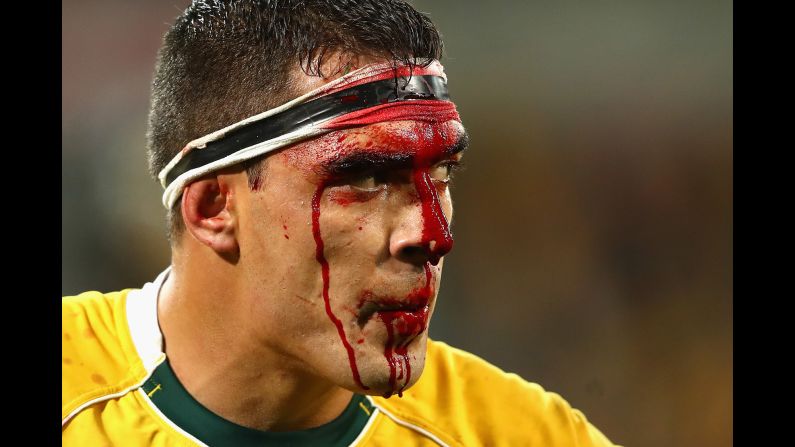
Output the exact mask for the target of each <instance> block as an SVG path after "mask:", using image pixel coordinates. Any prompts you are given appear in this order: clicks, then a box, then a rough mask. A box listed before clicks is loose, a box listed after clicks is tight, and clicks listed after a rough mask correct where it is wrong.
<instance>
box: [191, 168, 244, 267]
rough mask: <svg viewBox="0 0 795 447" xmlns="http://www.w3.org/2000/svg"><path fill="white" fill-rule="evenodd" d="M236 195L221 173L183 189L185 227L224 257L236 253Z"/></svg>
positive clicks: (237, 249) (237, 248)
mask: <svg viewBox="0 0 795 447" xmlns="http://www.w3.org/2000/svg"><path fill="white" fill-rule="evenodd" d="M233 199H234V195H233V194H231V192H230V189H229V185H228V184H227V183H225V181H224V179H223V178H222V177H221V176H216V177H211V178H206V179H202V180H198V181H196V182H193V183H191V184H189V185H188V186H187V187H185V190H184V191H183V193H182V219H183V221H184V222H185V228H186V229H187V230H188V231H189V232H190V234H191V235H192V236H193V237H194V238H195V239H196V240H198V241H199V242H201V243H202V244H204V245H206V246H208V247H210V248H211V249H213V250H214V251H215V252H217V253H218V254H219V255H221V256H223V257H225V258H226V257H229V256H230V255H231V256H236V255H237V253H238V251H239V247H238V243H237V238H236V234H235V224H236V222H235V214H234V212H233V210H234V206H233Z"/></svg>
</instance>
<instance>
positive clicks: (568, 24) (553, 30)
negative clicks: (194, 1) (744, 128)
mask: <svg viewBox="0 0 795 447" xmlns="http://www.w3.org/2000/svg"><path fill="white" fill-rule="evenodd" d="M188 3H189V2H188V1H186V0H181V1H176V0H167V1H163V0H157V1H155V0H146V1H144V0H138V1H121V0H102V1H100V0H67V1H65V2H63V3H62V7H63V123H62V126H63V129H62V130H63V153H62V157H63V177H62V186H63V192H62V200H63V210H62V236H63V252H62V261H63V270H62V275H63V276H62V291H63V293H64V294H65V295H66V294H74V293H77V292H80V291H84V290H101V291H111V290H118V289H122V288H127V287H138V286H140V285H142V284H143V283H145V282H147V281H150V280H152V279H153V278H154V277H155V276H156V275H157V273H159V272H160V271H161V270H162V269H163V268H165V267H166V266H167V265H168V262H169V248H168V244H167V241H166V238H165V218H164V210H163V209H162V205H161V204H160V195H161V189H160V187H159V185H157V184H156V183H155V182H154V181H153V180H152V179H151V178H149V177H148V174H147V168H146V158H145V155H144V148H145V137H144V134H145V129H146V114H147V108H148V97H149V83H150V81H151V76H152V71H153V67H154V61H155V54H156V50H157V48H158V46H159V42H160V38H161V37H162V35H163V33H165V31H166V30H167V28H168V26H169V24H170V23H171V22H172V21H173V19H174V18H175V17H176V16H177V15H178V14H179V13H180V11H181V10H182V9H183V8H184V7H185V6H187V4H188ZM413 4H414V5H415V6H416V7H417V9H419V10H420V11H423V12H427V13H429V14H430V16H431V18H432V19H433V20H434V22H435V23H436V24H437V26H438V27H439V29H440V30H441V32H442V34H443V37H444V39H445V44H446V58H445V59H444V60H443V63H444V65H445V67H446V71H447V74H448V76H449V78H450V82H449V86H450V90H451V94H452V95H453V98H454V99H455V101H456V103H457V105H458V108H459V111H460V113H461V116H462V118H463V120H464V124H465V125H466V126H467V128H468V129H469V132H470V134H471V136H472V146H471V148H470V151H468V154H467V157H466V159H467V160H466V162H467V165H468V166H467V168H466V169H465V171H464V172H462V173H461V174H460V175H459V176H458V178H457V179H456V183H457V184H456V185H455V186H454V190H453V193H454V198H455V203H456V216H455V222H454V232H455V236H456V247H455V250H454V251H453V253H452V254H451V255H450V256H448V257H447V260H446V262H445V274H444V279H443V282H442V288H441V292H440V302H439V306H438V309H437V313H436V314H435V318H434V321H433V324H432V326H431V331H430V332H431V336H432V337H434V338H436V339H440V340H444V341H447V342H449V343H450V344H453V345H455V346H458V347H461V348H463V349H466V350H469V351H471V352H473V353H475V354H477V355H480V356H482V357H484V358H486V359H488V360H489V361H491V362H493V363H495V364H496V365H498V366H500V367H501V368H503V369H505V370H508V371H512V372H516V373H518V374H520V375H522V376H523V377H525V378H527V379H528V380H531V381H533V382H537V383H540V384H541V385H543V386H544V387H545V388H546V389H548V390H551V391H555V392H558V393H560V394H561V395H563V396H564V397H565V398H566V399H567V400H568V401H569V402H570V403H571V404H572V405H573V406H574V407H576V408H579V409H581V410H582V411H583V412H584V413H585V414H586V415H587V416H588V418H589V419H590V420H591V421H592V422H593V423H594V424H595V425H596V426H597V427H599V428H600V429H601V430H602V431H603V432H604V433H605V434H606V435H607V436H608V437H610V438H611V440H613V441H614V442H617V443H620V444H624V445H626V446H648V447H663V446H666V447H667V446H701V447H710V446H729V445H732V433H733V419H732V405H733V394H732V380H733V379H732V292H733V290H732V113H733V112H732V19H733V11H732V3H731V2H729V1H728V0H721V1H707V0H704V1H681V0H675V1H671V0H658V1H638V0H616V1H602V2H579V1H563V0H561V1H537V2H518V1H517V2H508V1H491V2H479V1H463V0H457V1H452V0H444V1H442V0H439V1H433V2H431V1H415V2H413Z"/></svg>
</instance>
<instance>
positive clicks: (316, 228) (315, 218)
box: [312, 183, 370, 390]
mask: <svg viewBox="0 0 795 447" xmlns="http://www.w3.org/2000/svg"><path fill="white" fill-rule="evenodd" d="M325 189H326V185H325V184H322V183H321V184H320V185H319V186H318V187H317V190H316V191H315V195H314V196H312V235H313V236H314V237H315V258H316V259H317V262H318V263H320V268H321V272H322V275H323V301H324V302H325V304H326V314H327V315H328V317H329V318H330V319H331V321H332V322H333V323H334V325H335V326H336V327H337V332H338V333H339V335H340V340H341V341H342V344H343V345H344V346H345V350H346V351H348V363H350V366H351V373H353V380H354V381H356V383H357V384H358V385H359V386H360V387H361V388H362V389H365V390H369V389H370V388H369V387H366V386H364V384H363V383H362V379H361V378H360V377H359V368H358V367H357V366H356V356H355V355H354V353H353V347H352V346H351V344H350V343H348V339H347V338H346V336H345V329H343V327H342V322H341V321H340V320H339V318H337V317H336V316H335V315H334V312H332V311H331V302H330V301H329V295H328V291H329V284H330V281H329V266H328V261H326V256H325V255H324V254H323V238H322V237H321V236H320V198H321V197H322V196H323V190H325Z"/></svg>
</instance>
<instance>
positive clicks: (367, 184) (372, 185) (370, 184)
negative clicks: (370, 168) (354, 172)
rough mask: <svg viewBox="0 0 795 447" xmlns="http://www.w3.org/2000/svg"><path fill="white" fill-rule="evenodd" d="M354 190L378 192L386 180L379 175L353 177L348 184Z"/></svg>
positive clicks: (367, 174)
mask: <svg viewBox="0 0 795 447" xmlns="http://www.w3.org/2000/svg"><path fill="white" fill-rule="evenodd" d="M346 183H347V184H348V185H349V186H351V187H352V188H355V189H358V190H360V191H378V190H379V189H381V188H382V187H383V186H384V183H385V182H384V179H383V178H382V176H381V175H379V174H378V173H373V172H370V173H366V174H362V175H359V176H357V177H353V178H351V179H350V180H348V181H347V182H346Z"/></svg>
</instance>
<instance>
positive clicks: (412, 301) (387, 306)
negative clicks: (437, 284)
mask: <svg viewBox="0 0 795 447" xmlns="http://www.w3.org/2000/svg"><path fill="white" fill-rule="evenodd" d="M429 302H430V296H427V295H425V296H417V295H415V294H412V296H410V297H409V299H406V300H396V299H394V298H375V297H373V296H372V295H371V294H369V293H366V294H365V296H363V297H362V300H361V301H360V305H359V316H358V318H357V321H356V322H357V324H358V325H359V327H364V325H365V324H367V322H368V321H370V319H372V318H373V317H374V316H378V318H379V319H380V320H382V321H384V322H385V323H388V324H391V322H393V321H395V322H397V323H398V328H400V327H404V326H410V327H415V326H422V328H423V329H424V326H425V324H424V323H425V322H426V321H427V318H428V312H429V309H430V305H429ZM401 323H402V324H401ZM399 332H403V331H399ZM411 332H413V331H411Z"/></svg>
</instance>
